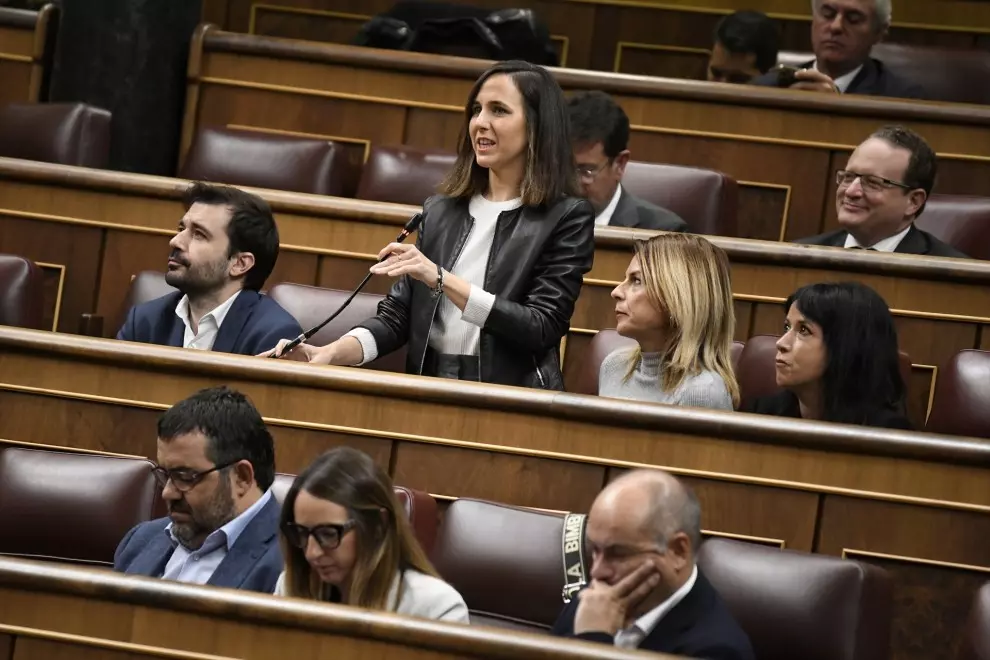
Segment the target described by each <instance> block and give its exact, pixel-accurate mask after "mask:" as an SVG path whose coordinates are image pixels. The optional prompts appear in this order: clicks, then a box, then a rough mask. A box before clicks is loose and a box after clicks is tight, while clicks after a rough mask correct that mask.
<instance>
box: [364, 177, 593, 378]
mask: <svg viewBox="0 0 990 660" xmlns="http://www.w3.org/2000/svg"><path fill="white" fill-rule="evenodd" d="M423 209H424V211H423V213H424V217H423V222H422V224H421V225H420V227H419V234H418V236H417V239H416V245H417V247H418V248H419V250H420V251H421V252H422V253H423V254H424V255H425V256H426V257H427V258H428V259H430V260H431V261H433V262H434V263H436V264H440V265H441V266H443V268H444V269H446V270H447V271H450V270H451V269H452V268H453V267H454V263H455V262H456V261H457V257H458V255H459V254H460V252H461V249H462V248H463V247H464V243H465V241H466V240H467V237H468V233H469V232H470V230H471V226H472V222H473V221H472V219H471V217H470V215H469V213H468V200H466V199H457V198H451V197H446V196H442V195H437V196H434V197H431V198H430V199H428V200H426V203H425V204H424V205H423ZM594 257H595V214H594V211H593V210H592V207H591V204H589V203H588V202H587V201H586V200H583V199H579V198H576V197H565V198H563V199H561V200H560V201H559V202H557V203H555V204H553V205H552V206H549V207H544V208H539V207H527V206H523V207H520V208H517V209H513V210H511V211H503V212H502V213H501V214H500V215H499V217H498V224H497V225H496V229H495V238H494V239H493V242H492V249H491V253H490V254H489V257H488V266H487V268H486V270H485V283H484V286H483V287H482V288H483V289H484V290H485V291H488V292H489V293H493V294H495V304H494V306H493V307H492V310H491V313H490V314H489V315H488V320H487V321H486V322H485V327H484V328H482V329H481V342H480V350H479V356H478V357H479V360H480V363H479V373H480V374H481V380H482V381H484V382H487V383H498V384H502V385H518V386H522V387H537V388H543V389H556V390H562V389H563V388H564V379H563V375H562V374H561V371H560V350H559V349H560V340H561V338H562V337H563V336H564V335H565V334H566V333H567V329H568V327H569V325H570V321H571V314H572V313H573V312H574V302H575V301H576V300H577V297H578V293H580V291H581V283H582V280H583V277H584V274H585V273H587V272H588V271H589V270H591V265H592V262H593V261H594ZM439 303H440V299H439V298H434V297H433V292H432V290H431V289H430V288H429V287H428V286H426V285H425V284H423V283H422V282H419V281H417V280H414V279H412V278H411V277H409V276H403V277H402V278H400V279H399V280H398V281H397V282H396V283H395V284H394V285H393V286H392V290H391V291H389V294H388V296H387V297H386V298H385V299H384V300H383V301H382V302H381V303H380V304H379V305H378V315H377V316H376V317H374V318H372V319H369V320H368V321H365V322H364V323H362V324H361V325H360V326H359V327H363V328H366V329H367V330H369V331H370V332H371V334H372V335H374V337H375V342H376V344H377V346H378V353H379V355H385V354H387V353H391V352H392V351H394V350H396V349H397V348H399V347H401V346H402V345H403V344H407V343H408V353H407V357H406V372H407V373H411V374H421V373H423V362H424V359H425V357H426V349H427V343H428V341H429V337H430V328H431V327H432V326H433V319H434V317H435V316H436V313H437V306H438V305H439Z"/></svg>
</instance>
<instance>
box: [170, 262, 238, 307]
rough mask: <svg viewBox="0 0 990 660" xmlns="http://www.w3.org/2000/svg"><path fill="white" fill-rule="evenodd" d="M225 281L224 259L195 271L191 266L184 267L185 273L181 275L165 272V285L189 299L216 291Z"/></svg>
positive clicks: (225, 268) (225, 267)
mask: <svg viewBox="0 0 990 660" xmlns="http://www.w3.org/2000/svg"><path fill="white" fill-rule="evenodd" d="M226 281H227V260H226V259H223V260H221V261H218V262H216V263H213V264H209V265H204V266H199V267H196V268H195V269H194V267H193V266H186V268H185V272H184V273H182V274H181V275H180V274H179V273H178V272H174V271H166V272H165V283H166V284H168V285H169V286H172V287H175V288H176V289H178V290H179V291H180V292H182V293H184V294H186V295H187V296H189V297H190V298H194V297H196V296H202V295H205V294H209V293H212V292H214V291H217V290H219V289H220V287H222V286H223V285H224V284H225V283H226Z"/></svg>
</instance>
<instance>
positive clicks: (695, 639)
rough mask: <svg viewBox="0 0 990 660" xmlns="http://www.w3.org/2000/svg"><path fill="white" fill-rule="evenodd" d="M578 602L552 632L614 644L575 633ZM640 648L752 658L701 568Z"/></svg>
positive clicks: (718, 658)
mask: <svg viewBox="0 0 990 660" xmlns="http://www.w3.org/2000/svg"><path fill="white" fill-rule="evenodd" d="M578 602H579V601H578V599H576V598H575V599H574V600H572V601H571V602H570V603H569V604H568V605H567V606H566V607H565V608H564V610H563V611H562V612H561V613H560V616H559V617H558V618H557V622H556V623H554V625H553V631H552V632H553V634H554V635H557V636H558V637H576V638H577V639H583V640H585V641H589V642H601V643H603V644H614V643H615V640H614V638H613V637H612V636H611V635H609V634H607V633H585V634H582V635H576V636H575V635H574V615H575V614H576V613H577V606H578ZM639 648H641V649H645V650H648V651H656V652H658V653H670V654H673V655H680V656H685V657H688V658H703V659H705V660H753V657H754V656H753V647H752V646H751V645H750V642H749V637H747V636H746V633H745V632H743V629H742V628H740V627H739V624H738V623H736V620H735V619H734V618H733V617H732V614H730V613H729V609H728V608H727V607H726V606H725V603H724V602H723V601H722V598H721V596H719V595H718V592H717V591H715V587H713V586H712V584H711V582H709V581H708V579H707V578H706V577H705V575H704V573H702V572H701V570H700V569H699V570H698V579H697V581H696V582H695V583H694V588H693V589H691V591H689V592H688V595H687V596H686V597H685V598H684V600H682V601H681V602H679V603H678V604H677V605H676V606H674V609H672V610H670V612H668V613H667V615H666V616H665V617H663V618H662V619H660V621H658V622H657V625H656V627H655V628H654V629H653V630H652V632H650V634H649V635H647V636H646V638H645V639H643V641H642V642H641V643H640V645H639Z"/></svg>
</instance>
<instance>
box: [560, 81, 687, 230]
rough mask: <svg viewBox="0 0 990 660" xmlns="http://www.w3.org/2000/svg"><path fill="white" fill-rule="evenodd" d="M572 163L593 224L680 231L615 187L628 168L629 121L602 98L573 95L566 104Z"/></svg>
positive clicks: (665, 215)
mask: <svg viewBox="0 0 990 660" xmlns="http://www.w3.org/2000/svg"><path fill="white" fill-rule="evenodd" d="M567 111H568V115H569V118H570V131H571V142H572V144H573V145H574V160H575V163H576V166H577V173H578V178H579V179H580V183H581V189H582V191H583V193H584V196H585V197H586V198H587V199H588V201H589V202H591V205H592V206H593V207H594V209H595V214H596V215H595V224H596V225H602V226H604V225H610V226H613V227H635V228H638V229H660V230H663V231H685V230H687V223H686V222H684V220H682V219H681V218H680V216H678V215H677V214H676V213H674V212H672V211H668V210H667V209H664V208H660V207H659V206H656V205H654V204H650V203H649V202H647V201H645V200H642V199H639V198H637V197H634V196H632V195H630V194H629V193H628V192H627V191H625V190H623V189H622V185H621V183H620V181H622V175H623V174H624V173H625V171H626V164H627V163H628V162H629V149H628V144H629V117H627V116H626V113H625V111H624V110H623V109H622V108H621V107H619V104H618V103H616V102H615V101H613V100H612V98H611V97H610V96H609V95H608V94H605V93H604V92H586V93H582V94H576V95H575V96H573V97H572V98H571V100H570V101H569V102H568V104H567Z"/></svg>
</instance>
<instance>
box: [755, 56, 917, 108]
mask: <svg viewBox="0 0 990 660" xmlns="http://www.w3.org/2000/svg"><path fill="white" fill-rule="evenodd" d="M812 64H813V61H812V62H807V63H805V64H803V65H802V66H801V68H809V67H811V65H812ZM778 73H779V72H778V71H773V70H772V71H769V72H767V73H765V74H763V75H762V76H759V77H758V78H754V79H753V84H754V85H761V86H763V87H776V86H777V75H778ZM845 93H846V94H868V95H870V96H889V97H894V98H899V99H923V98H925V90H923V89H922V88H921V86H920V85H917V84H915V83H912V82H910V81H907V80H904V79H903V78H901V77H900V76H897V75H895V74H894V73H893V72H892V71H891V70H890V69H888V68H887V67H885V66H884V65H883V62H881V61H880V60H875V59H873V58H872V57H871V58H868V59H867V60H866V62H864V63H863V68H862V69H860V70H859V73H858V74H856V77H855V78H853V81H852V83H850V84H849V88H848V89H846V91H845Z"/></svg>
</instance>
